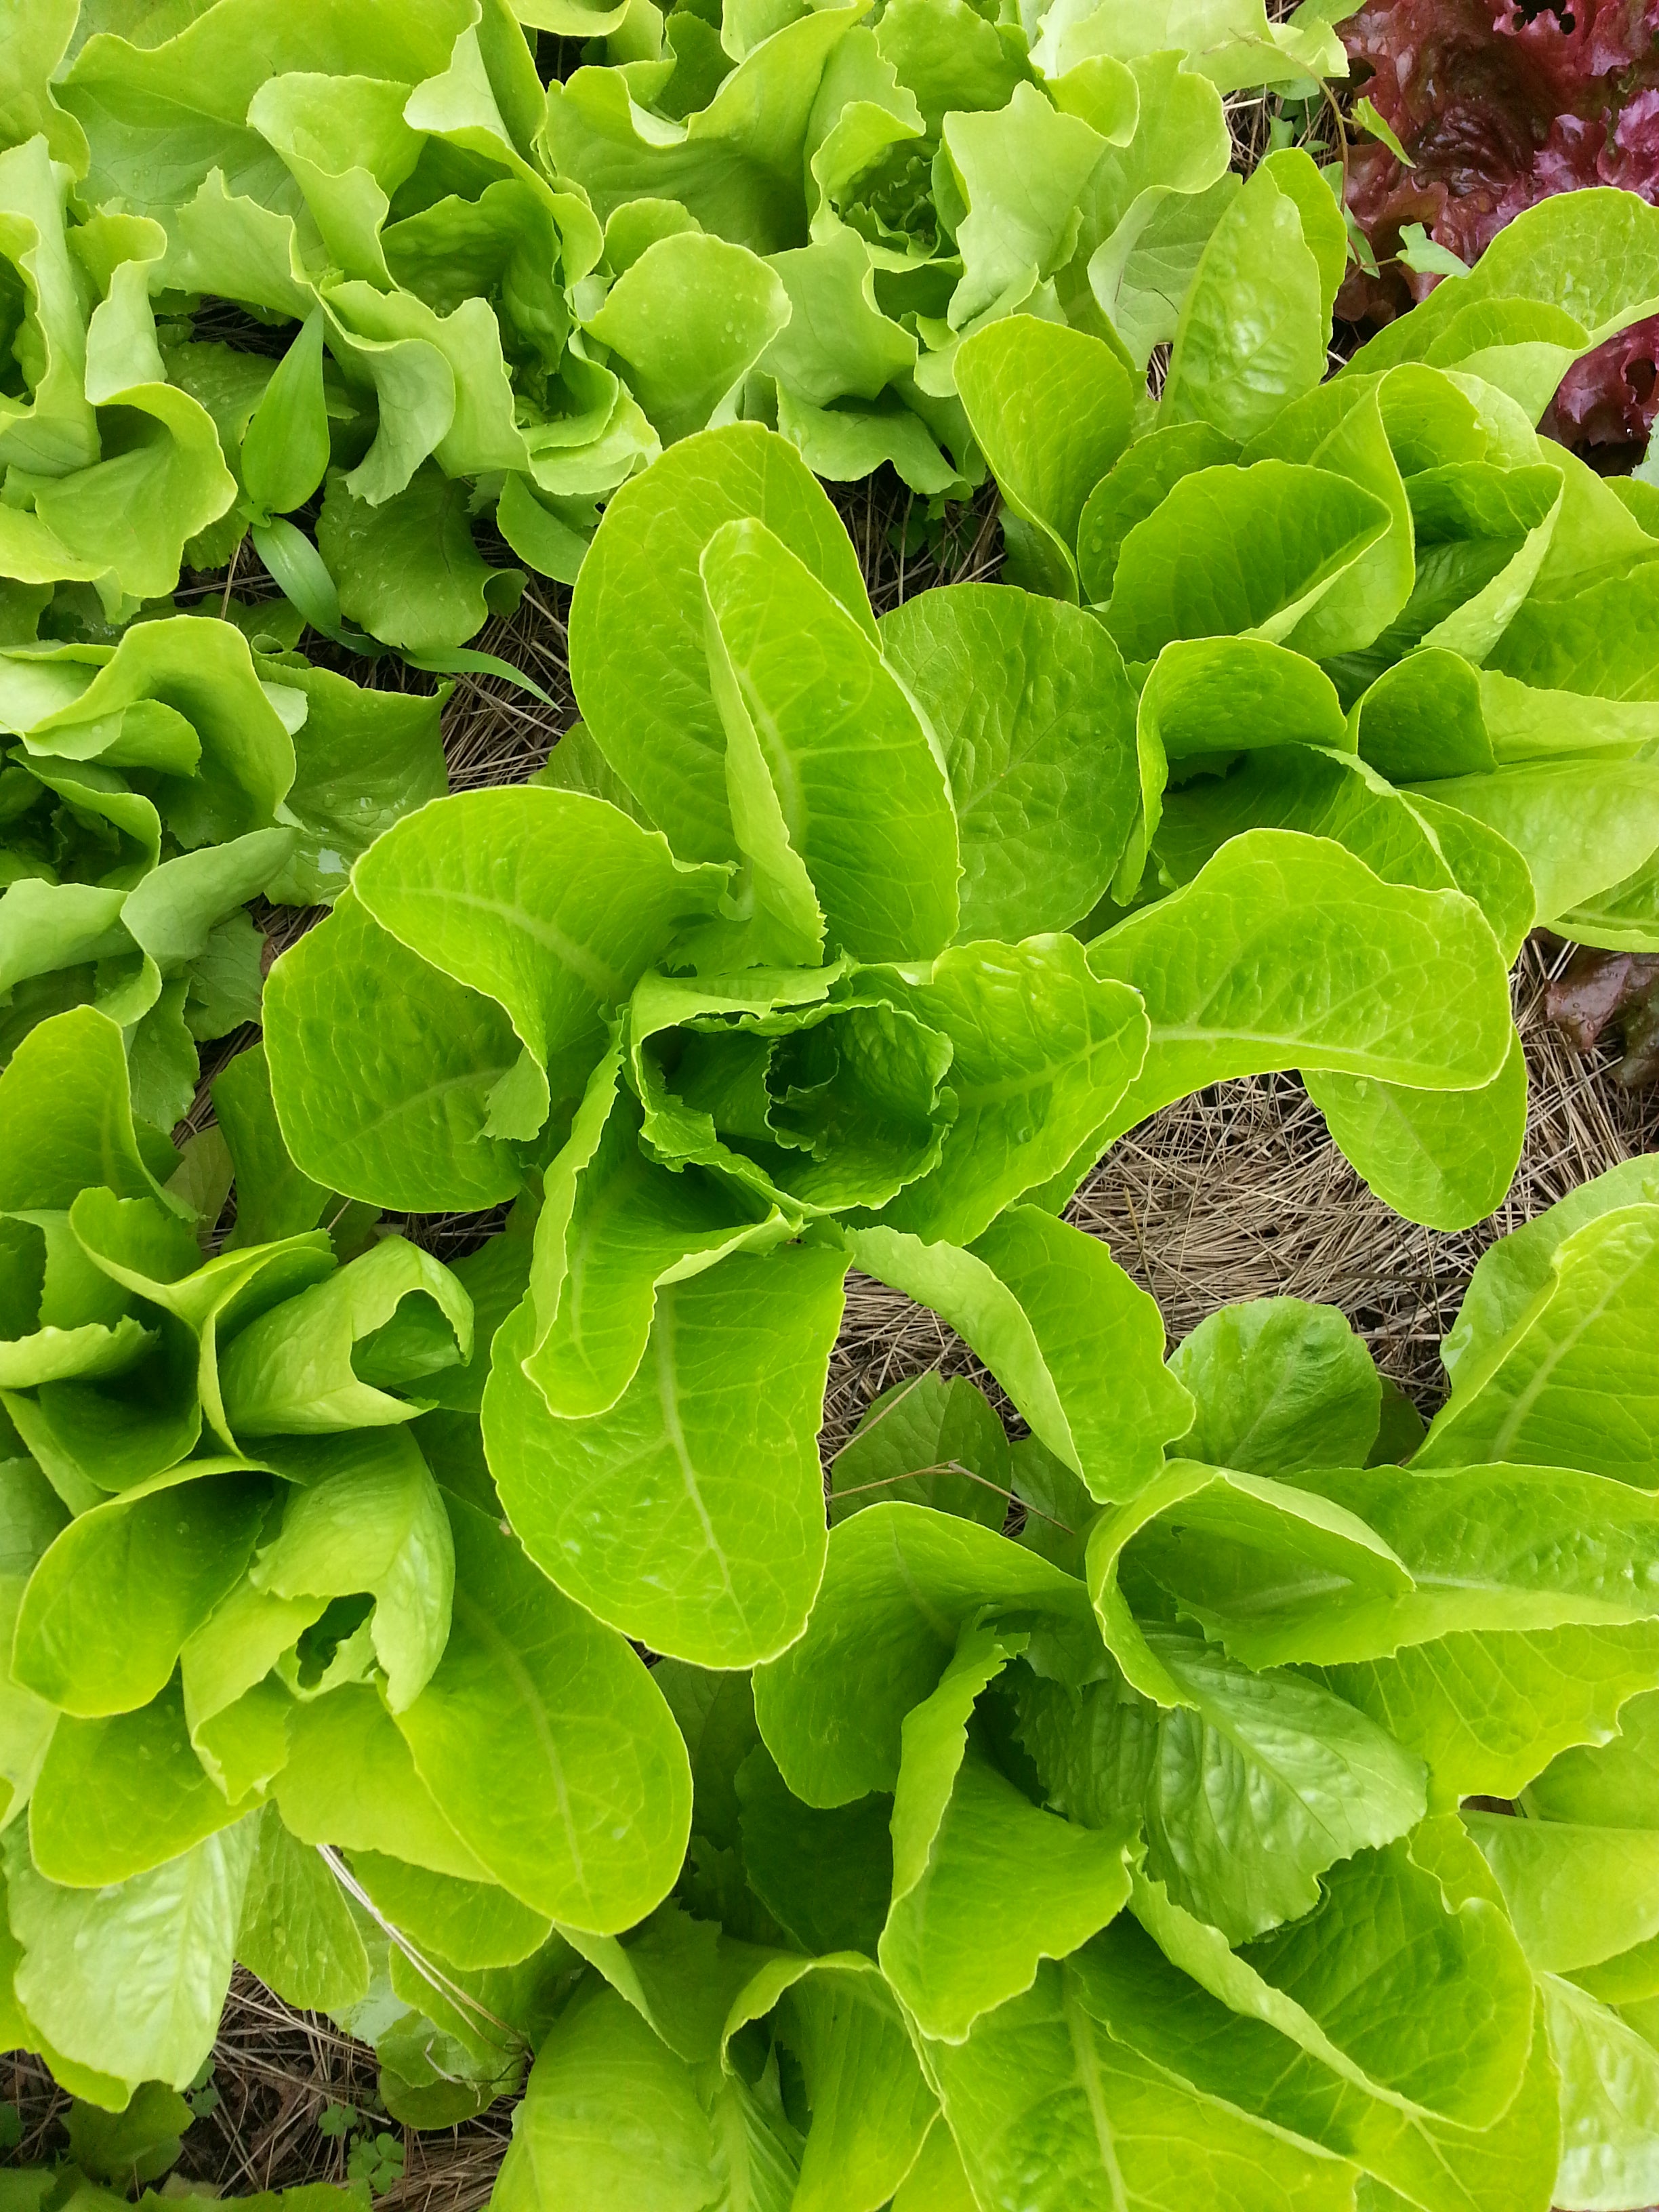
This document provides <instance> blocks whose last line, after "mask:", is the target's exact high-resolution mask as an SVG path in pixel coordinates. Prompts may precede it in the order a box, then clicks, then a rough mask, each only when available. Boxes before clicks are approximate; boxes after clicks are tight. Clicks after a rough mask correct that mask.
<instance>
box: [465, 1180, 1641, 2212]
mask: <svg viewBox="0 0 1659 2212" xmlns="http://www.w3.org/2000/svg"><path fill="white" fill-rule="evenodd" d="M1656 1188H1659V1182H1656V1177H1655V1174H1654V1171H1653V1169H1652V1166H1651V1164H1650V1163H1647V1162H1639V1163H1633V1164H1632V1166H1631V1167H1630V1168H1629V1169H1628V1170H1616V1171H1615V1172H1614V1173H1613V1175H1611V1176H1604V1177H1602V1178H1601V1180H1600V1181H1599V1182H1595V1183H1592V1184H1590V1185H1589V1186H1587V1187H1586V1188H1585V1189H1584V1190H1583V1191H1581V1192H1578V1193H1576V1194H1574V1195H1573V1197H1572V1198H1571V1199H1569V1200H1566V1201H1565V1202H1564V1203H1563V1204H1562V1205H1561V1206H1557V1207H1555V1208H1554V1209H1553V1210H1552V1211H1551V1212H1549V1213H1547V1214H1546V1215H1544V1216H1542V1217H1541V1218H1540V1219H1539V1220H1537V1221H1535V1222H1534V1223H1532V1224H1531V1225H1528V1228H1527V1229H1525V1230H1523V1231H1521V1232H1520V1233H1518V1234H1517V1235H1516V1236H1515V1237H1512V1238H1510V1239H1509V1240H1507V1241H1506V1242H1503V1243H1498V1245H1496V1246H1495V1247H1494V1248H1493V1249H1492V1251H1491V1252H1490V1253H1489V1254H1488V1255H1487V1256H1486V1258H1485V1259H1484V1260H1483V1261H1482V1262H1481V1264H1480V1267H1479V1269H1478V1270H1477V1271H1476V1273H1475V1276H1474V1281H1473V1283H1472V1285H1471V1287H1470V1291H1469V1293H1468V1298H1467V1299H1466V1301H1465V1304H1464V1306H1463V1310H1462V1314H1461V1316H1460V1317H1459V1320H1458V1322H1457V1325H1456V1327H1455V1329H1454V1331H1453V1333H1452V1335H1451V1336H1450V1337H1449V1339H1448V1340H1447V1344H1446V1347H1445V1349H1446V1355H1447V1361H1448V1366H1449V1370H1450V1372H1451V1374H1452V1376H1453V1380H1454V1392H1453V1396H1452V1399H1451V1401H1449V1404H1448V1406H1447V1407H1445V1408H1444V1409H1443V1412H1442V1413H1440V1414H1439V1415H1438V1416H1437V1419H1435V1421H1434V1422H1433V1423H1432V1425H1431V1426H1430V1428H1429V1430H1428V1432H1427V1435H1426V1437H1425V1434H1424V1431H1423V1425H1422V1421H1421V1419H1420V1417H1419V1415H1417V1414H1416V1413H1415V1412H1414V1411H1413V1409H1412V1408H1411V1407H1410V1405H1409V1403H1408V1402H1407V1401H1405V1400H1404V1399H1402V1398H1401V1395H1400V1394H1399V1392H1398V1390H1397V1389H1395V1388H1394V1387H1393V1386H1392V1385H1390V1384H1389V1383H1385V1382H1384V1381H1383V1378H1381V1377H1380V1376H1378V1374H1377V1372H1376V1369H1375V1367H1374V1366H1373V1364H1372V1362H1371V1358H1370V1354H1369V1352H1367V1350H1366V1348H1365V1346H1364V1344H1363V1343H1362V1342H1361V1341H1360V1340H1358V1338H1357V1337H1356V1336H1355V1335H1354V1334H1353V1333H1352V1330H1351V1328H1350V1327H1349V1324H1348V1322H1347V1321H1346V1318H1345V1316H1343V1315H1342V1314H1341V1313H1340V1312H1339V1311H1337V1310H1334V1309H1333V1308H1330V1307H1327V1306H1316V1305H1308V1304H1303V1303H1302V1302H1301V1301H1299V1300H1296V1299H1291V1298H1270V1299H1261V1300H1258V1301H1255V1302H1254V1303H1253V1304H1247V1305H1241V1306H1234V1307H1229V1308H1226V1309H1224V1310H1222V1311H1220V1312H1218V1313H1217V1314H1214V1315H1212V1316H1211V1317H1210V1318H1209V1319H1207V1320H1206V1321H1205V1322H1203V1323H1202V1324H1201V1325H1200V1327H1199V1328H1197V1329H1196V1330H1195V1331H1194V1333H1193V1334H1192V1335H1191V1336H1189V1337H1188V1339H1187V1340H1186V1341H1185V1342H1184V1343H1183V1344H1182V1346H1180V1347H1179V1348H1178V1349H1177V1351H1176V1352H1175V1354H1174V1355H1173V1357H1172V1358H1171V1359H1170V1362H1169V1364H1168V1365H1167V1367H1164V1365H1163V1364H1161V1361H1160V1358H1159V1348H1158V1343H1157V1340H1156V1337H1155V1336H1148V1337H1147V1338H1146V1339H1145V1340H1143V1341H1142V1343H1141V1345H1140V1346H1139V1352H1138V1355H1137V1354H1132V1353H1129V1352H1126V1349H1125V1347H1124V1346H1123V1345H1122V1343H1121V1340H1118V1339H1117V1338H1115V1336H1112V1335H1110V1334H1102V1335H1100V1336H1098V1337H1097V1338H1096V1339H1095V1340H1094V1341H1095V1352H1096V1370H1095V1371H1096V1376H1097V1392H1098V1395H1099V1397H1100V1400H1101V1401H1102V1402H1103V1405H1104V1404H1106V1403H1108V1402H1110V1401H1114V1400H1115V1399H1116V1398H1117V1397H1118V1396H1119V1395H1120V1394H1122V1393H1124V1392H1125V1391H1126V1390H1128V1389H1133V1390H1135V1391H1137V1392H1139V1394H1140V1395H1142V1396H1146V1395H1150V1394H1151V1393H1152V1391H1153V1390H1154V1389H1155V1388H1156V1387H1157V1386H1158V1382H1159V1380H1160V1379H1161V1381H1162V1383H1163V1384H1164V1387H1165V1388H1166V1389H1173V1388H1175V1387H1177V1386H1178V1387H1179V1389H1180V1390H1181V1392H1182V1395H1183V1396H1184V1397H1185V1399H1186V1401H1187V1405H1188V1409H1189V1416H1190V1418H1189V1425H1188V1427H1187V1429H1186V1431H1185V1432H1184V1434H1183V1435H1182V1437H1180V1438H1179V1439H1178V1441H1176V1443H1174V1444H1173V1445H1172V1446H1171V1448H1170V1453H1169V1455H1167V1456H1166V1457H1164V1458H1163V1459H1162V1460H1161V1461H1160V1462H1158V1465H1157V1466H1156V1467H1155V1468H1151V1469H1149V1471H1148V1473H1147V1474H1146V1478H1145V1479H1144V1480H1143V1481H1142V1482H1141V1483H1140V1485H1139V1487H1138V1488H1136V1489H1135V1490H1134V1491H1133V1493H1130V1492H1127V1491H1126V1492H1123V1493H1122V1494H1121V1495H1120V1497H1119V1498H1118V1499H1117V1500H1116V1501H1115V1502H1114V1503H1113V1504H1109V1505H1107V1506H1104V1507H1103V1506H1102V1505H1100V1504H1098V1502H1097V1500H1096V1499H1094V1498H1091V1495H1090V1494H1089V1492H1088V1491H1087V1490H1086V1489H1085V1486H1083V1485H1082V1484H1081V1483H1080V1482H1079V1481H1078V1480H1077V1478H1076V1477H1075V1476H1074V1475H1073V1474H1072V1473H1071V1472H1070V1470H1069V1469H1067V1468H1066V1467H1065V1466H1064V1465H1063V1464H1061V1462H1060V1461H1059V1460H1058V1459H1057V1458H1056V1457H1055V1456H1054V1455H1053V1454H1052V1453H1051V1452H1050V1451H1048V1449H1047V1448H1046V1447H1045V1445H1044V1444H1043V1443H1042V1441H1041V1440H1040V1439H1039V1438H1036V1437H1024V1438H1021V1439H1020V1440H1018V1441H1016V1442H1014V1443H1012V1444H1011V1443H1010V1441H1009V1438H1008V1437H1007V1435H1006V1432H1005V1431H1004V1430H1003V1428H1002V1425H1001V1423H1000V1419H999V1418H998V1416H997V1415H996V1413H994V1411H993V1410H992V1409H991V1407H989V1406H988V1405H987V1402H986V1401H985V1400H984V1399H983V1398H982V1397H981V1395H979V1393H978V1392H977V1390H976V1389H975V1388H974V1386H973V1385H972V1384H970V1383H966V1382H963V1381H955V1382H951V1383H942V1382H941V1381H940V1380H939V1377H938V1376H931V1375H930V1376H922V1377H920V1378H917V1379H915V1380H913V1381H911V1382H909V1383H904V1384H902V1385H900V1386H898V1387H897V1388H896V1389H895V1390H893V1391H891V1392H890V1393H888V1394H887V1395H884V1397H883V1398H881V1399H879V1400H878V1401H877V1402H876V1404H875V1405H874V1406H873V1407H872V1408H871V1410H870V1413H868V1415H867V1416H866V1420H865V1422H864V1424H863V1425H862V1427H861V1428H860V1431H859V1432H858V1434H857V1435H856V1436H855V1437H854V1439H853V1441H852V1442H851V1443H849V1444H848V1446H847V1447H846V1448H845V1449H844V1450H843V1451H842V1454H841V1455H839V1456H838V1458H837V1459H836V1462H835V1464H834V1467H833V1469H832V1494H831V1499H830V1512H831V1516H832V1519H833V1521H834V1523H835V1525H834V1526H833V1528H832V1530H831V1534H830V1538H829V1564H828V1567H827V1570H826V1573H825V1577H824V1582H823V1589H822V1591H821V1593H820V1595H819V1598H818V1601H817V1607H816V1608H815V1610H814V1613H813V1615H812V1619H811V1624H810V1625H809V1626H808V1628H807V1631H806V1633H805V1636H804V1637H803V1638H801V1639H800V1640H799V1642H798V1643H797V1644H794V1645H793V1647H792V1648H791V1649H790V1650H788V1651H787V1652H786V1653H785V1654H783V1655H782V1656H781V1657H779V1658H778V1659H776V1660H775V1661H773V1662H769V1664H768V1665H766V1666H763V1667H762V1668H757V1669H756V1670H755V1671H754V1673H753V1674H752V1676H751V1677H749V1678H745V1677H744V1676H743V1675H742V1674H712V1673H706V1672H704V1671H702V1670H701V1669H698V1668H691V1667H687V1666H684V1665H682V1664H680V1663H679V1662H673V1661H669V1662H663V1663H662V1664H661V1665H660V1666H659V1668H658V1669H657V1674H658V1678H659V1680H660V1681H661V1683H662V1686H663V1687H664V1690H665V1693H666V1695H667V1696H668V1698H669V1699H670V1701H671V1704H672V1705H673V1706H674V1710H675V1711H676V1714H677V1716H678V1718H679V1721H680V1723H681V1727H682V1729H683V1731H684V1735H685V1737H686V1740H687V1742H688V1745H689V1746H690V1752H691V1759H692V1767H693V1773H694V1778H695V1804H694V1812H693V1819H692V1838H691V1845H690V1852H689V1855H688V1858H687V1863H686V1866H685V1869H684V1873H683V1875H682V1876H681V1879H680V1881H679V1883H678V1886H677V1890H676V1893H675V1895H674V1897H673V1898H672V1899H670V1900H669V1901H668V1902H667V1903H665V1905H663V1906H662V1907H661V1908H660V1909H659V1911H657V1912H656V1913H655V1914H653V1916H652V1917H651V1918H650V1919H648V1920H647V1922H646V1923H644V1924H643V1925H642V1926H641V1927H640V1928H638V1929H634V1930H631V1931H629V1933H627V1934H626V1935H624V1936H622V1937H621V1938H620V1939H619V1941H618V1942H616V1943H614V1944H611V1945H607V1946H592V1947H590V1948H589V1949H588V1952H587V1956H588V1959H589V1960H590V1970H589V1972H588V1973H587V1975H586V1978H585V1979H584V1980H583V1981H582V1982H581V1983H580V1984H577V1986H576V1988H575V1990H574V1993H573V1995H572V1996H571V1997H570V1999H569V2001H568V2004H567V2006H566V2008H565V2009H564V2010H563V2011H562V2013H561V2015H560V2016H559V2019H558V2021H557V2023H556V2026H555V2027H554V2028H553V2029H552V2031H551V2033H550V2034H549V2035H548V2036H547V2037H546V2039H544V2042H543V2043H542V2044H541V2045H540V2048H539V2051H538V2057H537V2060H536V2063H535V2066H534V2068H533V2069H532V2074H531V2077H530V2081H529V2085H528V2089H527V2093H526V2100H525V2102H524V2104H523V2106H522V2107H521V2109H520V2112H519V2114H518V2116H517V2118H516V2122H515V2126H514V2132H513V2144H512V2147H511V2148H510V2149H509V2151H508V2154H507V2159H506V2161H505V2162H504V2164H503V2166H502V2168H501V2177H500V2179H499V2181H498V2183H497V2185H496V2195H495V2205H496V2207H497V2212H539V2208H542V2207H548V2208H551V2207H554V2206H557V2205H562V2204H563V2203H570V2202H580V2201H583V2200H584V2199H585V2198H586V2197H588V2196H590V2195H592V2196H597V2195H599V2193H601V2192H602V2191H603V2192H606V2193H609V2194H611V2195H614V2196H615V2197H617V2199H618V2200H619V2201H624V2202H626V2201H635V2200H637V2201H641V2202H644V2201H647V2200H648V2199H649V2197H651V2195H652V2194H653V2191H660V2190H662V2189H664V2188H665V2186H666V2185H667V2180H668V2177H669V2176H673V2177H674V2185H675V2187H676V2188H677V2190H678V2191H679V2192H680V2193H679V2196H678V2199H677V2201H680V2202H684V2203H687V2204H698V2205H706V2206H714V2205H716V2204H719V2203H722V2202H726V2201H729V2198H726V2197H723V2195H722V2191H723V2189H724V2188H725V2186H726V2179H727V2177H728V2176H729V2173H730V2172H731V2169H732V2164H733V2163H739V2162H740V2170H741V2171H744V2172H749V2173H750V2174H751V2175H757V2174H759V2175H764V2176H766V2177H767V2179H768V2186H769V2191H770V2194H769V2195H768V2196H767V2197H763V2199H762V2200H761V2201H766V2202H776V2203H787V2204H793V2205H796V2206H801V2205H809V2206H816V2205H824V2206H826V2207H827V2206H829V2205H832V2204H833V2205H834V2206H835V2207H836V2212H878V2208H879V2207H883V2206H885V2205H888V2204H890V2205H891V2206H892V2208H893V2212H975V2208H980V2207H983V2208H986V2212H989V2208H991V2207H993V2206H1000V2205H1011V2204H1016V2203H1017V2204H1019V2205H1021V2206H1022V2207H1026V2208H1030V2212H1049V2208H1053V2212H1060V2208H1061V2207H1065V2208H1067V2212H1070V2208H1073V2207H1076V2206H1079V2205H1081V2206H1089V2207H1094V2206H1100V2207H1102V2208H1105V2207H1113V2208H1115V2212H1126V2208H1127V2212H1142V2208H1146V2212H1152V2208H1154V2207H1163V2206H1166V2205H1168V2204H1170V2203H1172V2202H1175V2201H1177V2199H1184V2198H1191V2199H1192V2200H1193V2201H1194V2202H1202V2203H1204V2204H1206V2206H1208V2205H1213V2206H1215V2207H1218V2208H1220V2212H1261V2207H1263V2206H1264V2205H1268V2204H1271V2205H1275V2206H1285V2207H1296V2208H1298V2212H1327V2208H1328V2212H1354V2208H1355V2207H1357V2206H1368V2205H1373V2204H1375V2205H1383V2204H1387V2205H1389V2206H1390V2207H1394V2206H1403V2207H1410V2208H1414V2212H1512V2208H1513V2207H1515V2206H1516V2205H1518V2204H1527V2205H1535V2206H1540V2207H1543V2206H1547V2205H1549V2204H1552V2203H1556V2204H1568V2205H1572V2204H1580V2205H1596V2204H1599V2205H1604V2206H1608V2207H1615V2206H1631V2205H1634V2204H1638V2203H1641V2202H1642V2200H1643V2199H1644V2197H1651V2195H1652V2194H1653V2187H1654V2179H1655V2176H1656V2173H1659V2124H1656V2118H1655V2115H1656V2113H1659V2018H1656V2000H1655V1990H1656V1988H1659V1966H1656V1959H1655V1924H1656V1907H1655V1891H1654V1869H1655V1865H1656V1857H1655V1852H1656V1831H1659V1773H1656V1765H1655V1745H1656V1729H1659V1723H1656V1715H1659V1498H1656V1485H1659V1463H1656V1461H1655V1458H1654V1455H1653V1450H1652V1447H1651V1444H1650V1443H1648V1445H1647V1446H1646V1449H1645V1452H1644V1455H1640V1456H1638V1453H1637V1449H1636V1439H1637V1435H1638V1420H1639V1417H1640V1413H1641V1409H1643V1408H1644V1407H1646V1406H1647V1404H1648V1402H1649V1401H1650V1397H1651V1395H1652V1392H1653V1389H1654V1388H1655V1386H1656V1382H1659V1369H1656V1364H1655V1360H1654V1358H1653V1354H1652V1350H1651V1346H1650V1341H1649V1339H1650V1331H1648V1330H1646V1328H1645V1326H1644V1316H1646V1315H1647V1313H1648V1312H1649V1311H1650V1305H1651V1298H1652V1292H1653V1284H1654V1279H1655V1273H1656V1268H1659V1205H1656V1203H1655V1192H1656ZM1520 1407H1524V1411H1522V1412H1520V1413H1517V1408H1520ZM1402 1462H1403V1463H1402ZM1005 1529H1006V1531H1007V1532H1008V1533H1005Z"/></svg>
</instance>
